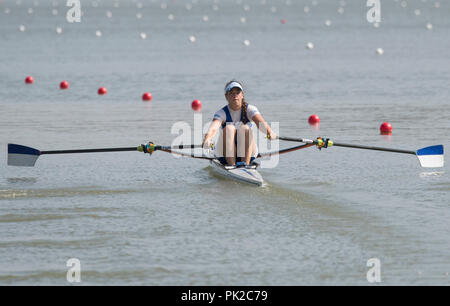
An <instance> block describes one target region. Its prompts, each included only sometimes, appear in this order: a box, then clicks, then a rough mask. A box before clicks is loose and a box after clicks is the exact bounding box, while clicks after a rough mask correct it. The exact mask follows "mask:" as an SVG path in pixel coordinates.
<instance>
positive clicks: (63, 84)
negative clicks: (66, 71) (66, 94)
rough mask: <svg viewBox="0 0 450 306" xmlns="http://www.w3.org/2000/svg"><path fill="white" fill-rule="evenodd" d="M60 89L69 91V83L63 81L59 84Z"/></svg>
mask: <svg viewBox="0 0 450 306" xmlns="http://www.w3.org/2000/svg"><path fill="white" fill-rule="evenodd" d="M59 88H61V89H67V88H69V83H68V82H67V81H62V82H61V83H59Z"/></svg>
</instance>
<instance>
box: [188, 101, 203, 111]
mask: <svg viewBox="0 0 450 306" xmlns="http://www.w3.org/2000/svg"><path fill="white" fill-rule="evenodd" d="M191 107H192V109H193V110H194V111H200V110H201V109H202V102H200V100H194V101H192V104H191Z"/></svg>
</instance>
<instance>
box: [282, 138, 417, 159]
mask: <svg viewBox="0 0 450 306" xmlns="http://www.w3.org/2000/svg"><path fill="white" fill-rule="evenodd" d="M278 139H280V140H286V141H295V142H303V143H313V144H317V141H316V140H311V139H302V138H293V137H278ZM333 146H335V147H346V148H354V149H364V150H375V151H385V152H394V153H404V154H412V155H416V151H410V150H398V149H391V148H382V147H373V146H363V145H354V144H348V143H338V142H333Z"/></svg>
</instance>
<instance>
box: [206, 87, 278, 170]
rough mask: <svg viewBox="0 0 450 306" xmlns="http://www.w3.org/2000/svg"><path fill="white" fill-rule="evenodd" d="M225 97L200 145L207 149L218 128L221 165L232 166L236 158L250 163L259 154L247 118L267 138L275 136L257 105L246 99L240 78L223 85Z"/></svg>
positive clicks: (236, 160) (217, 151) (247, 163)
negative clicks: (224, 101)
mask: <svg viewBox="0 0 450 306" xmlns="http://www.w3.org/2000/svg"><path fill="white" fill-rule="evenodd" d="M225 99H226V100H227V101H228V105H225V106H224V107H223V108H221V109H220V110H218V111H217V112H216V113H215V115H214V118H213V121H212V123H211V125H210V127H209V129H208V132H207V133H206V135H205V138H204V140H203V147H204V148H205V149H210V148H211V146H212V144H213V142H212V139H213V137H214V136H215V135H216V133H217V131H219V129H221V130H222V133H221V134H220V136H219V140H218V142H217V150H216V156H217V155H218V160H219V161H220V162H221V163H222V164H223V165H232V166H234V165H236V162H244V163H245V165H250V164H251V162H252V161H253V160H254V159H255V158H256V156H257V155H258V148H257V146H256V143H255V141H254V136H253V131H252V129H251V122H250V121H253V122H254V123H255V124H256V125H257V126H258V128H259V130H260V131H261V132H263V133H264V134H266V135H267V138H269V139H272V140H274V139H276V137H277V136H276V134H275V133H274V132H273V131H272V129H271V128H270V126H269V125H268V124H267V123H266V122H265V121H264V118H263V117H262V116H261V114H260V112H259V111H258V109H257V108H256V107H255V106H253V105H250V104H248V103H247V102H245V99H244V89H243V87H242V85H241V84H240V83H239V82H237V81H234V80H232V81H230V82H228V83H227V84H226V85H225Z"/></svg>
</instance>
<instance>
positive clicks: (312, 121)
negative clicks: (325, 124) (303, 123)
mask: <svg viewBox="0 0 450 306" xmlns="http://www.w3.org/2000/svg"><path fill="white" fill-rule="evenodd" d="M308 122H309V124H311V125H317V124H319V123H320V118H319V116H317V115H311V116H309V119H308Z"/></svg>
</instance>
